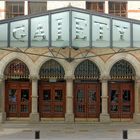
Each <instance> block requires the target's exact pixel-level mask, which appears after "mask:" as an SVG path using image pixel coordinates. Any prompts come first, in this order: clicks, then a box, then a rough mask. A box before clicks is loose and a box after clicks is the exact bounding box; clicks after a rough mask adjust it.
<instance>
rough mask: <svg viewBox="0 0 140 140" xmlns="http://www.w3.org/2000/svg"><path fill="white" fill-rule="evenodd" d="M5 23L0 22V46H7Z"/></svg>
mask: <svg viewBox="0 0 140 140" xmlns="http://www.w3.org/2000/svg"><path fill="white" fill-rule="evenodd" d="M7 25H8V24H0V47H7V42H8V40H7Z"/></svg>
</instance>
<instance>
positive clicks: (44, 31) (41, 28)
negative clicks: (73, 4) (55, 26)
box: [31, 16, 49, 47]
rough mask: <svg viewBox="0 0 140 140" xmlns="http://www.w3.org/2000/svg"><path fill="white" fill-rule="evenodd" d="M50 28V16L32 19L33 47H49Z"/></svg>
mask: <svg viewBox="0 0 140 140" xmlns="http://www.w3.org/2000/svg"><path fill="white" fill-rule="evenodd" d="M48 40H49V27H48V16H41V17H36V18H32V19H31V46H32V47H45V46H48V44H49V43H48Z"/></svg>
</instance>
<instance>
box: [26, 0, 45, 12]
mask: <svg viewBox="0 0 140 140" xmlns="http://www.w3.org/2000/svg"><path fill="white" fill-rule="evenodd" d="M28 7H29V8H28V13H29V14H33V13H43V12H45V11H47V2H32V1H29V5H28Z"/></svg>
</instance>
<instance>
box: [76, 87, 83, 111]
mask: <svg viewBox="0 0 140 140" xmlns="http://www.w3.org/2000/svg"><path fill="white" fill-rule="evenodd" d="M77 102H78V103H77V112H85V105H84V104H83V102H84V91H83V90H81V89H79V90H78V91H77Z"/></svg>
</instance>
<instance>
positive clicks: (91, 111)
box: [88, 105, 96, 113]
mask: <svg viewBox="0 0 140 140" xmlns="http://www.w3.org/2000/svg"><path fill="white" fill-rule="evenodd" d="M88 111H89V113H96V106H94V105H89V107H88Z"/></svg>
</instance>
